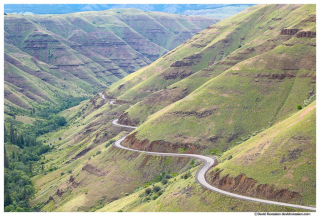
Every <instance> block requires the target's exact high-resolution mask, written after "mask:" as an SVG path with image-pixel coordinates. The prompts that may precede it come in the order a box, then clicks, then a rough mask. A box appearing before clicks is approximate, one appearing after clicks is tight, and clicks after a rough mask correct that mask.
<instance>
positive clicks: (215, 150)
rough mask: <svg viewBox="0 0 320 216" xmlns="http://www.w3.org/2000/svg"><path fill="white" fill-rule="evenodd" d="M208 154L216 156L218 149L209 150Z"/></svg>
mask: <svg viewBox="0 0 320 216" xmlns="http://www.w3.org/2000/svg"><path fill="white" fill-rule="evenodd" d="M209 153H210V154H212V155H217V154H218V149H210V151H209Z"/></svg>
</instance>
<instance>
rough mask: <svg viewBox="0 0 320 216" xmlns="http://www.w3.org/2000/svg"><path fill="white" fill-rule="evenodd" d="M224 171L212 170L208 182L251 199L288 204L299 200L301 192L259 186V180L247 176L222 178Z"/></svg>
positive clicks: (266, 185)
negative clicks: (293, 200) (221, 174)
mask: <svg viewBox="0 0 320 216" xmlns="http://www.w3.org/2000/svg"><path fill="white" fill-rule="evenodd" d="M221 172H222V170H220V171H218V172H215V171H213V170H211V171H210V172H208V174H207V179H208V182H209V183H210V184H211V185H213V186H215V187H218V188H220V189H222V190H225V191H230V192H232V193H237V194H242V195H246V196H251V197H257V198H262V199H271V200H277V201H284V202H288V201H291V200H292V199H299V198H300V197H301V196H300V194H299V192H295V191H289V190H288V189H278V188H275V186H273V185H271V186H270V185H268V184H259V185H257V180H255V179H253V178H248V177H246V175H245V174H240V175H238V176H237V177H235V178H233V177H229V174H227V175H226V176H223V177H221V176H220V173H221Z"/></svg>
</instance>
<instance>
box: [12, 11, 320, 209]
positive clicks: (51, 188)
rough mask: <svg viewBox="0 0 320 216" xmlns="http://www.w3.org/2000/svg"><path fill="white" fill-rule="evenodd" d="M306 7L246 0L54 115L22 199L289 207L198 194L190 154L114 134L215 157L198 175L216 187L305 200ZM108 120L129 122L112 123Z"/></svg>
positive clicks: (309, 140) (309, 188)
mask: <svg viewBox="0 0 320 216" xmlns="http://www.w3.org/2000/svg"><path fill="white" fill-rule="evenodd" d="M315 13H316V12H315V5H256V6H254V7H251V8H249V9H247V10H245V11H243V12H242V13H240V14H238V15H236V16H234V17H230V18H227V19H225V20H223V21H221V22H219V23H217V24H215V25H211V26H209V27H208V28H207V29H205V30H203V31H202V32H199V33H198V34H196V35H195V36H193V37H192V38H191V39H189V40H187V41H186V42H184V43H183V44H181V45H180V46H179V47H177V48H175V49H174V50H172V51H170V52H169V53H167V54H165V55H164V56H163V57H161V58H159V59H158V60H156V61H155V62H154V63H152V64H150V65H148V66H146V67H143V68H141V69H139V70H138V71H136V72H134V73H132V74H130V75H128V76H127V77H125V78H123V79H121V80H119V81H117V82H116V83H114V84H113V85H111V86H110V87H109V88H107V89H106V90H105V91H103V92H102V94H101V95H96V96H95V97H93V98H91V99H90V100H87V101H83V102H81V104H79V105H78V106H76V107H72V108H70V109H68V110H65V111H63V112H61V113H60V115H61V116H64V117H65V118H66V119H67V121H68V123H69V124H68V125H66V126H64V127H63V128H62V129H61V130H58V131H54V132H52V133H49V134H46V135H43V136H42V137H41V138H40V140H42V141H43V142H44V143H45V144H47V145H49V146H53V149H52V150H51V151H50V152H47V153H45V154H44V157H42V158H41V160H40V161H39V164H43V165H44V167H43V169H40V168H39V169H38V170H37V174H38V175H37V176H35V177H33V182H34V186H35V189H36V193H35V197H34V198H33V199H32V201H31V204H32V206H35V207H36V209H39V210H42V211H191V209H192V210H193V211H297V209H291V208H283V207H278V206H272V205H266V204H258V203H255V202H248V201H244V200H238V199H234V198H230V197H226V196H224V195H219V194H216V193H215V192H212V191H208V190H205V189H203V188H202V187H201V186H199V184H198V183H197V182H196V181H195V179H194V174H195V172H196V170H197V169H198V168H199V165H200V164H201V163H200V161H196V160H194V159H188V158H179V157H159V156H158V157H155V156H150V155H145V154H140V153H137V152H131V151H126V150H123V149H118V148H116V147H114V146H111V144H112V143H113V142H114V141H115V140H117V139H119V138H120V137H123V136H125V135H128V136H127V138H126V139H125V140H124V141H123V142H122V145H123V146H126V147H130V148H132V149H139V150H145V151H157V152H178V153H188V154H193V153H198V154H202V155H208V156H210V155H215V156H216V157H217V158H218V161H219V163H220V164H218V165H217V167H213V168H212V169H211V170H210V171H209V172H208V173H207V180H208V182H210V183H211V184H212V185H214V186H216V187H219V188H221V189H223V190H227V191H231V192H232V193H240V194H244V195H247V196H255V197H259V198H263V199H270V200H279V201H281V202H288V203H296V204H300V205H310V206H314V205H315V188H314V186H315V137H316V134H315V110H316V108H315V107H316V106H315V103H316V102H315V100H316V94H315V93H316V83H315V82H316V81H315V80H316V58H315V56H316V39H315V36H316V32H315V31H316V25H315V20H316V14H315ZM120 14H121V13H120ZM147 14H148V13H147ZM147 14H142V15H141V17H144V16H147ZM119 16H120V15H119ZM121 16H122V19H124V20H125V19H127V21H128V22H129V20H130V19H131V18H130V15H128V14H123V15H121ZM87 19H89V18H87ZM154 19H156V18H154ZM171 23H172V22H168V23H167V24H166V25H167V27H166V28H168V29H169V28H170V26H171ZM128 25H130V27H131V28H133V29H134V28H136V26H135V25H134V24H133V23H131V24H129V23H128ZM162 25H163V26H165V24H162ZM141 35H145V36H146V37H147V36H148V35H149V34H148V33H147V32H146V31H144V30H143V31H141ZM153 40H154V41H153V43H157V44H158V46H159V47H162V48H164V47H163V46H165V45H168V44H167V43H163V41H161V38H154V39H153ZM164 49H165V48H164ZM103 98H106V99H103ZM109 100H112V101H109ZM116 118H119V122H120V123H122V124H125V125H136V126H138V128H137V129H135V130H134V131H132V129H124V128H121V127H117V126H114V125H112V124H111V122H112V120H114V119H116ZM26 121H27V120H26ZM9 150H10V151H12V148H11V147H10V148H9ZM160 182H161V184H160ZM151 185H154V186H160V189H159V188H158V189H159V191H157V190H158V189H156V187H153V186H152V187H151ZM148 187H149V188H150V189H151V190H150V191H149V190H147V191H149V192H147V191H146V190H145V189H146V188H148ZM182 204H183V205H182Z"/></svg>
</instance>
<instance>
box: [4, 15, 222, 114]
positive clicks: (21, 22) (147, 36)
mask: <svg viewBox="0 0 320 216" xmlns="http://www.w3.org/2000/svg"><path fill="white" fill-rule="evenodd" d="M216 21H217V20H216V19H213V18H203V17H192V16H181V15H172V14H165V13H160V12H152V13H149V12H148V13H147V12H143V11H140V10H136V9H121V10H108V11H103V12H83V13H76V14H67V15H37V16H23V15H14V14H8V15H6V16H5V28H4V30H5V33H4V34H5V69H6V73H5V81H6V100H7V101H9V103H10V106H13V105H12V104H14V105H17V106H20V107H22V108H30V107H32V106H33V105H32V104H37V103H40V102H57V101H59V99H61V98H63V97H65V96H66V95H75V94H82V95H90V94H92V93H97V92H99V91H101V90H103V89H105V88H106V87H107V86H109V85H110V84H111V83H113V82H115V81H117V80H118V79H120V78H122V77H124V76H125V75H126V74H127V73H131V72H134V71H136V70H137V69H139V68H141V67H143V66H146V65H147V64H150V63H151V62H152V61H154V60H155V59H157V58H159V57H160V56H162V55H163V54H164V53H166V52H168V51H169V50H171V49H173V48H175V47H176V46H178V45H179V44H181V43H182V42H184V41H185V40H187V39H189V38H190V37H192V36H193V35H194V34H195V33H197V32H198V31H200V30H202V29H204V28H205V27H206V26H208V25H210V24H212V23H215V22H216ZM26 76H27V77H28V79H26V78H25V77H26ZM31 80H38V81H37V84H35V82H34V81H31ZM35 85H37V86H38V88H40V89H46V90H44V91H42V90H40V91H38V90H39V89H38V90H37V92H36V91H35V90H34V89H35V87H34V86H35ZM26 86H27V87H26ZM31 88H33V90H32V89H31ZM39 92H41V93H39ZM39 94H41V95H39Z"/></svg>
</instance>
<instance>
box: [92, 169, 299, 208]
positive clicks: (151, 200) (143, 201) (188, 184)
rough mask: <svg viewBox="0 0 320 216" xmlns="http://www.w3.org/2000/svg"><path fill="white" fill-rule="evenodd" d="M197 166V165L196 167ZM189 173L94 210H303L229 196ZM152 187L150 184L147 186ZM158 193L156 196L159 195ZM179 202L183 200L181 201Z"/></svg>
mask: <svg viewBox="0 0 320 216" xmlns="http://www.w3.org/2000/svg"><path fill="white" fill-rule="evenodd" d="M196 169H197V168H196ZM196 169H192V170H191V173H192V177H189V178H187V179H184V178H183V174H182V175H179V176H177V177H176V178H174V179H170V180H169V183H168V184H166V185H161V184H156V186H159V187H161V188H162V190H161V192H162V193H156V192H154V191H152V193H151V194H149V195H147V194H146V192H145V190H142V191H137V192H134V193H132V194H130V195H128V196H126V197H123V198H121V199H119V200H116V201H114V202H111V203H108V204H106V205H105V206H104V207H103V208H101V209H99V210H98V212H119V211H120V212H121V211H123V212H255V211H259V212H288V211H290V212H294V211H299V212H300V211H303V210H298V209H293V208H289V207H280V206H275V205H266V204H261V203H255V202H248V201H243V200H239V199H234V198H230V197H227V196H223V195H220V194H217V193H212V192H211V191H209V190H207V189H205V188H203V187H201V186H200V185H199V184H198V183H197V182H195V181H194V178H193V176H194V175H195V173H196ZM150 189H152V187H150ZM159 194H160V196H159ZM181 203H183V204H181Z"/></svg>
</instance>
